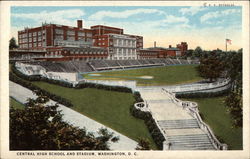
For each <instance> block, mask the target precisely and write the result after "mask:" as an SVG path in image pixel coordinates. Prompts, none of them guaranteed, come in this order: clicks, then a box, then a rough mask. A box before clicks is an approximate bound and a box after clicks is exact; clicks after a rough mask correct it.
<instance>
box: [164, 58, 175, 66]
mask: <svg viewBox="0 0 250 159" xmlns="http://www.w3.org/2000/svg"><path fill="white" fill-rule="evenodd" d="M165 61H166V63H168V65H174V64H175V63H174V61H173V60H172V59H170V58H167V59H165Z"/></svg>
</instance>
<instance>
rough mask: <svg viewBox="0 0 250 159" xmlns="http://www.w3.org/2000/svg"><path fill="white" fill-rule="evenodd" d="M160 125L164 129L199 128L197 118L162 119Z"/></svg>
mask: <svg viewBox="0 0 250 159" xmlns="http://www.w3.org/2000/svg"><path fill="white" fill-rule="evenodd" d="M158 123H159V125H160V126H161V127H162V128H163V129H190V128H199V125H198V122H197V120H196V119H182V120H160V121H158Z"/></svg>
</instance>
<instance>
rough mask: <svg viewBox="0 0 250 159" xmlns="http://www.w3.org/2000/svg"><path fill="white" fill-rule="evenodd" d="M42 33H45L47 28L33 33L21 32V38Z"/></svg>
mask: <svg viewBox="0 0 250 159" xmlns="http://www.w3.org/2000/svg"><path fill="white" fill-rule="evenodd" d="M42 34H45V30H43V31H37V32H32V33H25V34H19V38H20V39H22V38H27V37H36V36H41V35H42Z"/></svg>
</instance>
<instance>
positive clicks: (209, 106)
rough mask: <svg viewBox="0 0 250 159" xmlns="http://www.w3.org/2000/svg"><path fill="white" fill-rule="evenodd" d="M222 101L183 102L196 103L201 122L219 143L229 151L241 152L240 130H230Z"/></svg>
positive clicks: (197, 100) (229, 118)
mask: <svg viewBox="0 0 250 159" xmlns="http://www.w3.org/2000/svg"><path fill="white" fill-rule="evenodd" d="M223 99H224V97H216V98H201V99H198V98H197V99H194V98H191V99H185V100H189V101H195V102H197V103H198V105H199V111H200V113H201V114H202V116H203V118H204V119H203V120H204V121H205V122H206V123H207V124H208V125H209V126H210V128H211V129H212V130H213V132H214V134H215V135H216V136H218V139H219V140H220V141H221V142H225V143H226V144H227V145H228V146H229V149H232V150H242V129H241V128H232V119H231V117H230V114H229V113H228V112H227V109H226V107H225V106H224V103H223Z"/></svg>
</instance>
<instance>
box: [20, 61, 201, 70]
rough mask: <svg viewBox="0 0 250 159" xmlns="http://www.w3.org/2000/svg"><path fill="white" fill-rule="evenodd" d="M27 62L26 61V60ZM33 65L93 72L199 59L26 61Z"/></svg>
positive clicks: (50, 68)
mask: <svg viewBox="0 0 250 159" xmlns="http://www.w3.org/2000/svg"><path fill="white" fill-rule="evenodd" d="M24 63H25V62H24ZM26 63H29V64H33V65H40V66H42V67H43V68H45V69H46V71H52V72H91V71H98V70H109V69H114V68H117V69H122V68H132V67H133V68H136V67H146V66H153V65H155V66H159V65H173V64H189V63H192V64H197V63H199V61H194V60H193V61H191V62H188V61H187V60H177V59H170V58H156V59H141V60H92V61H89V62H86V61H63V62H51V61H30V62H26Z"/></svg>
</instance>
